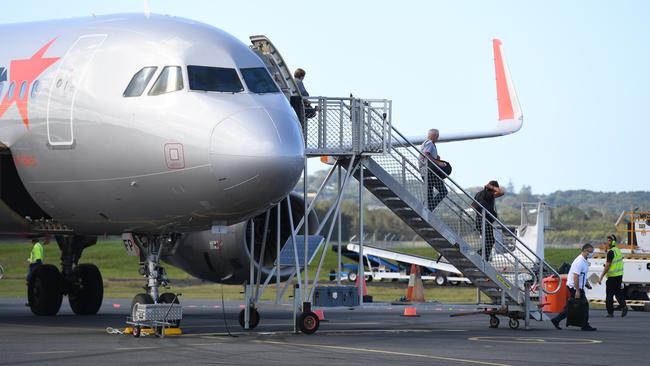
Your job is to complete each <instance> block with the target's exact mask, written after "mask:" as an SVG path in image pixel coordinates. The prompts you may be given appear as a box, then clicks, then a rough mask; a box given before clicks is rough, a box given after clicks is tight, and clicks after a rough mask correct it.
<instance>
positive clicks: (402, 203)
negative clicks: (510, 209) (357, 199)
mask: <svg viewBox="0 0 650 366" xmlns="http://www.w3.org/2000/svg"><path fill="white" fill-rule="evenodd" d="M311 99H312V100H311V102H312V105H318V106H319V110H318V114H317V116H316V117H314V118H313V119H310V120H308V121H307V123H306V124H305V126H304V133H305V142H306V145H305V146H306V152H307V155H309V156H329V157H330V158H329V159H330V160H331V161H332V162H334V161H336V163H337V164H341V165H342V166H343V167H346V166H348V164H347V162H349V161H350V160H351V159H355V160H358V161H360V167H361V169H362V172H361V171H360V170H359V169H357V170H356V171H355V172H354V177H355V178H357V180H360V181H362V183H363V186H364V187H365V188H366V189H367V190H368V191H370V192H371V193H372V194H373V195H374V196H375V197H377V198H378V199H379V200H380V201H381V202H383V203H384V204H385V205H386V207H388V208H389V209H390V210H391V211H392V212H394V213H395V214H396V215H397V216H398V217H399V218H400V219H401V220H402V221H404V222H405V223H406V224H407V225H409V226H410V227H411V228H413V230H415V231H416V232H417V233H418V234H419V235H420V236H421V237H422V238H423V239H424V240H425V241H426V242H427V243H428V244H429V245H431V246H432V247H433V248H434V249H436V250H437V251H438V252H439V253H440V254H441V255H443V256H444V257H445V258H447V260H448V261H449V262H450V263H451V264H453V265H454V266H455V267H456V268H458V269H459V270H460V271H461V272H462V273H463V275H465V276H466V277H468V278H469V279H470V280H471V281H472V283H473V284H475V285H476V286H477V287H479V288H480V290H481V292H483V293H484V294H486V295H487V296H488V297H489V298H490V299H491V302H492V304H493V305H494V304H498V305H499V306H501V307H504V308H507V309H508V311H514V312H521V313H523V314H528V315H529V316H522V317H523V318H524V319H526V320H527V319H528V318H529V317H532V318H535V319H537V320H541V319H542V315H541V311H540V310H539V307H537V306H536V307H533V306H531V304H532V303H531V293H532V294H533V297H535V296H536V297H538V298H539V300H538V305H541V296H537V295H538V294H539V292H538V293H537V294H535V291H545V289H543V286H542V283H541V281H542V279H543V278H544V277H546V276H549V275H556V276H559V274H558V273H557V272H556V271H555V270H554V269H553V268H552V267H551V266H550V265H548V264H547V263H546V262H544V261H543V260H541V259H540V258H539V257H538V256H537V255H536V253H535V252H534V251H532V250H530V249H529V248H528V247H527V246H526V245H525V244H524V243H523V242H522V241H521V240H520V238H518V237H517V236H516V235H515V234H514V233H512V232H511V231H510V230H509V229H508V228H507V227H506V226H505V225H504V224H503V223H502V222H500V221H499V220H498V219H495V220H494V222H490V220H486V219H485V216H484V215H490V214H489V213H488V212H487V210H485V209H483V210H482V212H483V213H482V214H479V213H478V211H477V210H476V209H474V208H473V207H472V206H473V204H474V206H476V205H479V206H480V204H479V203H478V202H476V201H475V200H474V199H473V195H470V194H469V193H468V192H466V191H465V190H464V189H463V188H462V187H461V186H460V185H458V184H457V183H456V182H455V181H454V180H453V179H451V178H449V177H447V178H446V179H445V180H444V184H445V186H446V188H447V191H448V194H447V196H446V197H445V198H444V199H443V200H442V201H441V202H440V204H439V205H438V206H437V207H436V208H435V209H434V210H433V211H429V210H428V208H427V205H426V199H427V188H429V189H435V188H433V187H427V184H426V182H425V179H423V175H424V176H426V174H423V173H426V172H424V171H421V169H420V168H419V164H418V162H419V160H420V159H421V158H422V157H423V156H422V155H421V153H420V151H419V149H418V148H417V147H415V146H413V145H412V144H411V143H410V142H409V140H408V139H407V138H405V137H404V136H403V135H402V134H401V133H400V132H399V131H397V130H396V129H395V128H394V127H393V126H391V123H390V121H391V104H390V101H385V100H361V99H354V98H323V97H316V98H311ZM423 169H424V170H426V169H431V168H428V167H425V168H423ZM434 169H436V168H434ZM437 173H438V174H444V173H442V172H437ZM435 193H437V191H436V192H434V194H435ZM477 215H481V216H482V218H483V219H482V220H481V221H480V222H482V223H481V224H479V225H477V224H476V220H477ZM490 229H491V230H492V231H493V232H494V237H495V244H494V247H493V249H492V253H491V255H490V254H488V253H486V250H485V245H486V243H485V237H486V235H485V233H486V231H487V230H490ZM488 257H489V260H488ZM557 290H559V287H558V289H556V290H555V291H554V292H556V291H557ZM551 293H552V292H551Z"/></svg>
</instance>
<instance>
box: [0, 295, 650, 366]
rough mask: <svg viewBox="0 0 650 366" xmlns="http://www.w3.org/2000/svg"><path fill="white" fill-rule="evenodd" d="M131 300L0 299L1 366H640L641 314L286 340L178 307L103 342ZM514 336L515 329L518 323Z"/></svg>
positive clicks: (445, 322) (375, 321) (463, 320)
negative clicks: (90, 310)
mask: <svg viewBox="0 0 650 366" xmlns="http://www.w3.org/2000/svg"><path fill="white" fill-rule="evenodd" d="M129 303H130V299H106V300H105V301H104V305H103V306H102V309H101V310H100V313H99V314H98V315H95V316H75V315H73V314H72V312H71V310H70V307H69V306H68V304H67V303H66V299H64V305H63V307H62V309H61V312H60V313H59V315H58V316H53V317H37V316H34V315H32V314H31V312H30V310H29V308H27V307H25V305H24V300H20V299H7V298H0V365H5V364H6V365H23V364H35V363H38V364H52V365H86V366H87V365H123V364H136V363H137V364H147V365H163V364H164V365H174V364H192V365H194V364H216V365H220V364H226V365H299V364H308V365H328V366H331V365H351V364H360V363H363V364H366V365H373V366H374V365H398V364H399V365H544V366H548V365H608V366H611V365H620V364H624V365H645V364H647V363H648V355H650V351H648V345H649V344H650V331H649V326H650V313H644V312H633V311H630V312H629V314H628V316H627V317H625V318H620V313H617V314H616V317H615V318H605V314H606V313H605V311H603V310H592V311H591V324H592V325H593V326H595V327H597V328H598V331H596V332H583V331H581V330H579V329H576V328H569V329H563V330H556V329H555V328H553V326H552V324H551V323H550V322H535V321H532V323H531V329H528V330H524V329H518V330H512V329H509V328H508V325H507V319H506V318H501V326H500V327H499V328H498V329H490V328H488V317H487V316H485V315H475V316H464V317H453V318H452V317H450V316H449V315H450V314H451V313H454V312H457V311H459V309H460V308H454V307H453V306H450V305H437V304H427V305H426V306H420V307H418V315H419V317H403V316H401V314H402V312H403V307H402V306H391V305H387V304H384V305H372V306H367V307H364V308H356V309H354V310H349V309H345V308H337V309H324V314H325V318H326V320H327V321H325V322H322V323H321V326H320V329H319V330H318V332H317V333H316V334H313V335H305V334H294V333H293V326H292V321H291V316H292V311H291V309H290V307H288V306H280V305H271V304H261V305H260V315H261V321H260V324H259V326H258V327H257V328H256V329H254V330H252V331H243V330H242V329H241V327H240V326H239V324H238V322H237V315H238V312H239V309H240V308H239V304H237V303H234V302H227V303H226V308H225V317H226V322H227V324H228V328H229V330H230V332H231V335H228V333H227V329H226V326H225V325H224V315H223V314H224V311H223V310H224V309H222V307H221V302H220V301H216V302H215V301H200V300H187V301H184V302H183V305H184V313H185V317H184V319H183V323H182V329H183V331H184V333H185V334H184V335H182V336H168V337H165V338H164V339H161V338H156V337H154V336H147V337H141V338H134V337H132V336H130V335H118V334H109V333H107V331H106V328H107V327H113V328H116V329H124V326H125V325H124V322H125V317H126V316H127V313H128V307H129ZM522 328H523V323H522Z"/></svg>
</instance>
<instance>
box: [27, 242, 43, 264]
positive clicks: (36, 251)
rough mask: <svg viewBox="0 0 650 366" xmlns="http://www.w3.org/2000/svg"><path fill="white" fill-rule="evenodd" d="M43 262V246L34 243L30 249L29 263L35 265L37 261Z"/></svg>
mask: <svg viewBox="0 0 650 366" xmlns="http://www.w3.org/2000/svg"><path fill="white" fill-rule="evenodd" d="M39 259H40V260H41V262H42V261H43V245H42V244H41V243H36V244H34V246H33V247H32V252H31V253H30V254H29V263H36V261H37V260H39Z"/></svg>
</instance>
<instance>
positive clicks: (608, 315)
mask: <svg viewBox="0 0 650 366" xmlns="http://www.w3.org/2000/svg"><path fill="white" fill-rule="evenodd" d="M613 317H614V314H607V315H606V316H605V318H613Z"/></svg>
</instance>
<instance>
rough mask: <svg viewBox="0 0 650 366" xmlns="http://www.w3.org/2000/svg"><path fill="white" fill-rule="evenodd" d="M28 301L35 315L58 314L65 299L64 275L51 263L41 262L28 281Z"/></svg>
mask: <svg viewBox="0 0 650 366" xmlns="http://www.w3.org/2000/svg"><path fill="white" fill-rule="evenodd" d="M27 301H28V303H29V308H30V309H31V310H32V313H34V315H56V313H58V312H59V309H61V302H62V301H63V276H61V272H59V269H58V268H56V267H55V266H53V265H51V264H41V265H40V266H38V267H36V268H35V269H34V271H33V272H32V276H31V277H30V279H29V282H28V283H27Z"/></svg>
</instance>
